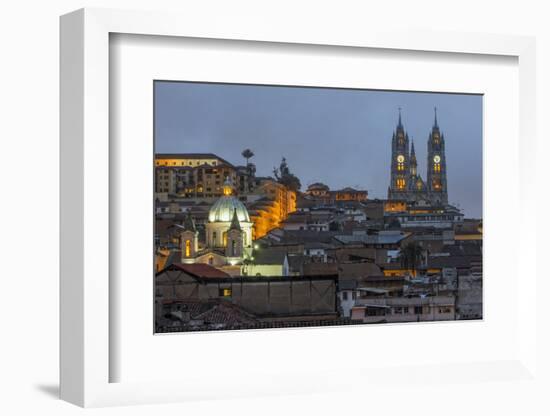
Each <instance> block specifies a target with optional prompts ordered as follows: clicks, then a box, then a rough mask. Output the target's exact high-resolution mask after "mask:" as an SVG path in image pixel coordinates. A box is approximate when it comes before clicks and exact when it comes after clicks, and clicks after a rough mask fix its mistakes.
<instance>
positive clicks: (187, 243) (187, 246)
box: [185, 240, 191, 257]
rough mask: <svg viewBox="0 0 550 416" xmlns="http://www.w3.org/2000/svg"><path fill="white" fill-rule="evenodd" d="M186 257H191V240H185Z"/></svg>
mask: <svg viewBox="0 0 550 416" xmlns="http://www.w3.org/2000/svg"><path fill="white" fill-rule="evenodd" d="M185 257H191V240H185Z"/></svg>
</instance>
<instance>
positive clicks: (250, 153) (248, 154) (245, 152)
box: [241, 149, 254, 166]
mask: <svg viewBox="0 0 550 416" xmlns="http://www.w3.org/2000/svg"><path fill="white" fill-rule="evenodd" d="M241 155H242V156H243V157H244V158H245V159H246V166H248V159H250V158H251V157H253V156H254V152H253V151H252V150H250V149H244V150H243V152H242V153H241Z"/></svg>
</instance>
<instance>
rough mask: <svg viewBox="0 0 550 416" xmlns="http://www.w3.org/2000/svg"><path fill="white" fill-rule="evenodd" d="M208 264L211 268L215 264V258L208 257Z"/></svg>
mask: <svg viewBox="0 0 550 416" xmlns="http://www.w3.org/2000/svg"><path fill="white" fill-rule="evenodd" d="M208 264H209V265H211V266H212V265H213V264H214V257H212V256H210V257H208Z"/></svg>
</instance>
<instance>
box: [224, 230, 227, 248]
mask: <svg viewBox="0 0 550 416" xmlns="http://www.w3.org/2000/svg"><path fill="white" fill-rule="evenodd" d="M223 246H224V247H227V231H226V232H224V233H223Z"/></svg>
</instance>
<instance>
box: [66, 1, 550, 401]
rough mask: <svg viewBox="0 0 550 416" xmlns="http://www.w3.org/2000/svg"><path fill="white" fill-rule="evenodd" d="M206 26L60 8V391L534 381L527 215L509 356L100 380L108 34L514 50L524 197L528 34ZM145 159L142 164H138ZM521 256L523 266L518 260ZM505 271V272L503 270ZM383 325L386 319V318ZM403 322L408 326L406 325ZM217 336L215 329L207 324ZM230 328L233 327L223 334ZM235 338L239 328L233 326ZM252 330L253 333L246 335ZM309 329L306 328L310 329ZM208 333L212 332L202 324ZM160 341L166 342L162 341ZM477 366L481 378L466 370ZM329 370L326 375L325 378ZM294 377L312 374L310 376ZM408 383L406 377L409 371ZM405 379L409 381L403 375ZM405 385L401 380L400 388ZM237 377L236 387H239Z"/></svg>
mask: <svg viewBox="0 0 550 416" xmlns="http://www.w3.org/2000/svg"><path fill="white" fill-rule="evenodd" d="M213 19H214V21H213V22H212V23H211V24H207V25H205V24H204V22H203V21H200V20H197V21H195V20H194V19H193V18H192V16H185V15H179V14H168V13H151V12H137V11H135V12H134V11H119V10H106V9H83V10H79V11H76V12H73V13H71V14H68V15H65V16H63V17H62V18H61V282H60V285H61V314H60V315H61V339H60V349H61V352H60V354H61V355H60V358H61V389H60V394H61V398H62V399H64V400H67V401H69V402H71V403H75V404H77V405H80V406H85V407H88V406H108V405H120V404H139V403H159V402H173V401H185V400H193V399H199V398H214V397H239V396H243V395H244V396H254V395H262V394H272V393H275V394H285V393H287V394H292V393H315V392H328V391H340V390H343V389H344V390H345V389H348V388H350V386H351V385H352V384H353V383H354V380H359V379H361V378H362V377H363V378H370V381H366V383H367V384H368V385H369V386H370V388H375V386H376V382H377V381H376V380H378V381H380V382H382V383H383V380H386V382H387V381H388V380H391V379H392V378H401V377H403V375H404V374H409V375H411V374H414V376H413V378H415V377H417V381H418V380H420V382H421V383H428V384H429V381H428V379H430V378H433V377H437V375H438V374H440V373H441V372H448V373H449V374H452V375H453V378H454V379H455V380H463V381H464V382H470V383H481V382H482V381H483V380H486V379H489V380H493V381H494V380H498V379H499V377H500V378H502V379H504V380H508V381H512V382H516V381H517V382H518V383H520V382H522V381H525V380H530V381H531V382H532V383H537V382H538V378H537V376H538V375H537V361H536V348H537V326H536V325H537V324H536V321H535V320H533V319H526V318H527V317H530V316H533V315H534V314H535V313H536V306H537V305H536V301H535V299H534V297H533V295H532V294H533V293H534V288H535V287H536V281H537V279H538V278H540V277H541V276H539V275H538V274H537V270H536V267H535V261H533V252H532V251H529V250H528V249H527V247H526V246H525V245H524V246H523V247H522V246H521V241H535V240H536V234H535V233H536V224H535V217H534V216H533V215H522V216H521V219H520V220H519V223H520V225H519V226H518V238H519V242H520V244H518V262H519V261H521V262H522V267H523V276H522V280H521V283H520V286H519V290H518V292H517V302H518V305H519V307H518V308H517V311H518V312H517V320H518V321H520V322H522V325H521V326H519V327H518V333H517V342H518V345H517V348H514V351H515V354H513V355H510V357H509V358H508V359H499V360H498V361H494V362H493V361H478V362H475V361H474V362H471V363H456V362H453V361H452V360H449V361H448V362H441V363H439V364H424V363H419V364H418V366H416V367H414V368H411V367H407V368H387V367H382V368H376V367H372V366H370V367H368V368H367V369H368V377H367V373H366V371H367V369H365V368H362V367H361V365H358V366H357V368H356V369H354V371H353V373H354V375H353V376H352V377H351V380H350V381H348V382H346V383H343V382H342V381H341V380H342V379H344V378H349V377H350V374H349V373H350V369H349V368H342V369H341V370H339V369H338V368H331V369H330V370H325V372H326V371H328V372H326V373H325V375H327V380H326V381H323V382H320V381H319V374H318V373H311V374H286V373H284V372H282V373H280V374H274V373H271V374H269V381H265V382H255V381H254V380H252V381H248V382H247V381H245V380H240V381H239V382H236V383H234V385H233V386H227V385H226V384H224V383H221V382H215V381H212V380H208V379H206V378H205V377H203V378H201V377H199V376H198V375H197V374H195V375H193V376H192V377H186V376H182V377H181V380H179V381H170V382H153V381H141V382H111V381H112V378H113V377H112V372H111V371H110V366H112V365H113V362H114V361H116V360H118V359H120V357H117V351H115V350H113V349H112V343H111V342H110V339H111V338H112V337H114V336H116V334H113V333H112V332H111V330H112V327H111V326H110V318H111V317H110V310H113V308H116V305H113V304H112V302H113V298H112V297H110V292H112V291H113V290H114V289H113V287H112V286H111V284H110V281H109V276H110V272H111V267H112V264H111V262H110V257H109V255H110V252H109V248H110V247H109V246H110V232H109V227H110V226H111V225H112V222H111V221H112V218H111V211H110V210H111V207H110V203H109V201H110V193H109V190H110V188H111V186H110V181H111V177H110V172H112V171H113V169H114V168H115V167H113V165H112V164H113V160H111V159H110V147H109V146H110V144H109V137H110V133H111V132H110V124H109V117H110V113H109V109H110V107H109V98H110V75H109V51H110V49H109V48H110V46H109V37H110V34H114V33H118V34H130V35H147V36H165V37H168V36H170V37H185V38H204V39H225V40H236V41H237V40H241V41H243V40H244V41H251V42H276V43H281V44H301V45H331V46H333V47H341V48H347V47H348V48H349V47H353V48H374V49H384V50H403V51H412V52H414V51H424V52H425V51H429V52H436V53H441V54H470V55H472V56H474V57H475V55H503V56H509V57H514V58H517V60H518V68H519V77H518V82H519V106H518V108H519V110H518V111H519V114H518V119H519V140H520V143H521V147H520V149H521V150H520V154H519V179H518V181H519V185H520V190H519V195H520V197H521V198H520V202H519V206H518V210H519V211H518V213H520V214H521V213H526V212H528V207H529V206H532V205H534V203H535V201H534V199H533V198H534V195H535V193H534V192H532V190H533V187H534V182H533V178H532V177H530V176H529V175H528V174H527V173H526V170H525V169H526V167H527V166H528V165H529V163H530V162H529V161H530V160H532V158H534V152H535V148H536V147H535V141H536V131H535V126H536V120H535V117H536V111H535V110H536V108H535V105H536V103H535V91H536V77H535V41H534V39H533V38H529V37H519V36H508V35H487V34H468V33H437V34H434V33H433V32H421V31H407V32H403V31H399V30H395V29H394V28H388V29H387V30H383V29H379V28H377V29H363V28H361V29H360V30H351V29H350V30H349V31H339V32H338V33H331V32H328V31H326V30H324V29H323V28H322V27H319V28H316V27H313V28H311V29H310V30H308V31H307V32H305V31H303V30H302V28H300V27H293V26H289V27H285V28H284V29H283V28H280V27H279V26H278V25H277V24H272V25H270V24H265V22H262V23H263V24H259V23H258V22H256V23H253V22H248V21H247V20H246V19H244V18H243V20H242V22H239V24H238V25H235V22H233V23H230V22H226V21H224V20H222V19H220V20H216V19H215V18H213ZM144 169H146V168H145V167H144ZM523 265H525V266H523ZM511 273H512V272H511ZM390 329H392V328H390ZM409 332H410V330H409ZM216 335H222V336H223V334H216ZM232 336H234V335H232ZM240 336H241V338H242V339H244V335H240ZM246 336H247V337H254V336H255V335H254V333H251V334H249V335H246ZM308 336H309V337H316V336H317V333H316V332H311V331H310V332H309V333H308ZM212 337H214V335H212ZM168 342H169V341H168ZM480 373H483V374H484V376H483V377H472V376H471V375H472V374H478V375H479V374H480ZM329 379H330V380H329ZM305 380H310V381H315V380H317V382H312V383H310V384H309V385H308V384H306V383H304V381H305ZM411 383H412V382H411ZM411 385H412V384H411ZM411 385H409V387H411ZM243 388H247V389H248V390H247V391H246V393H243V392H242V389H243Z"/></svg>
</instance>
